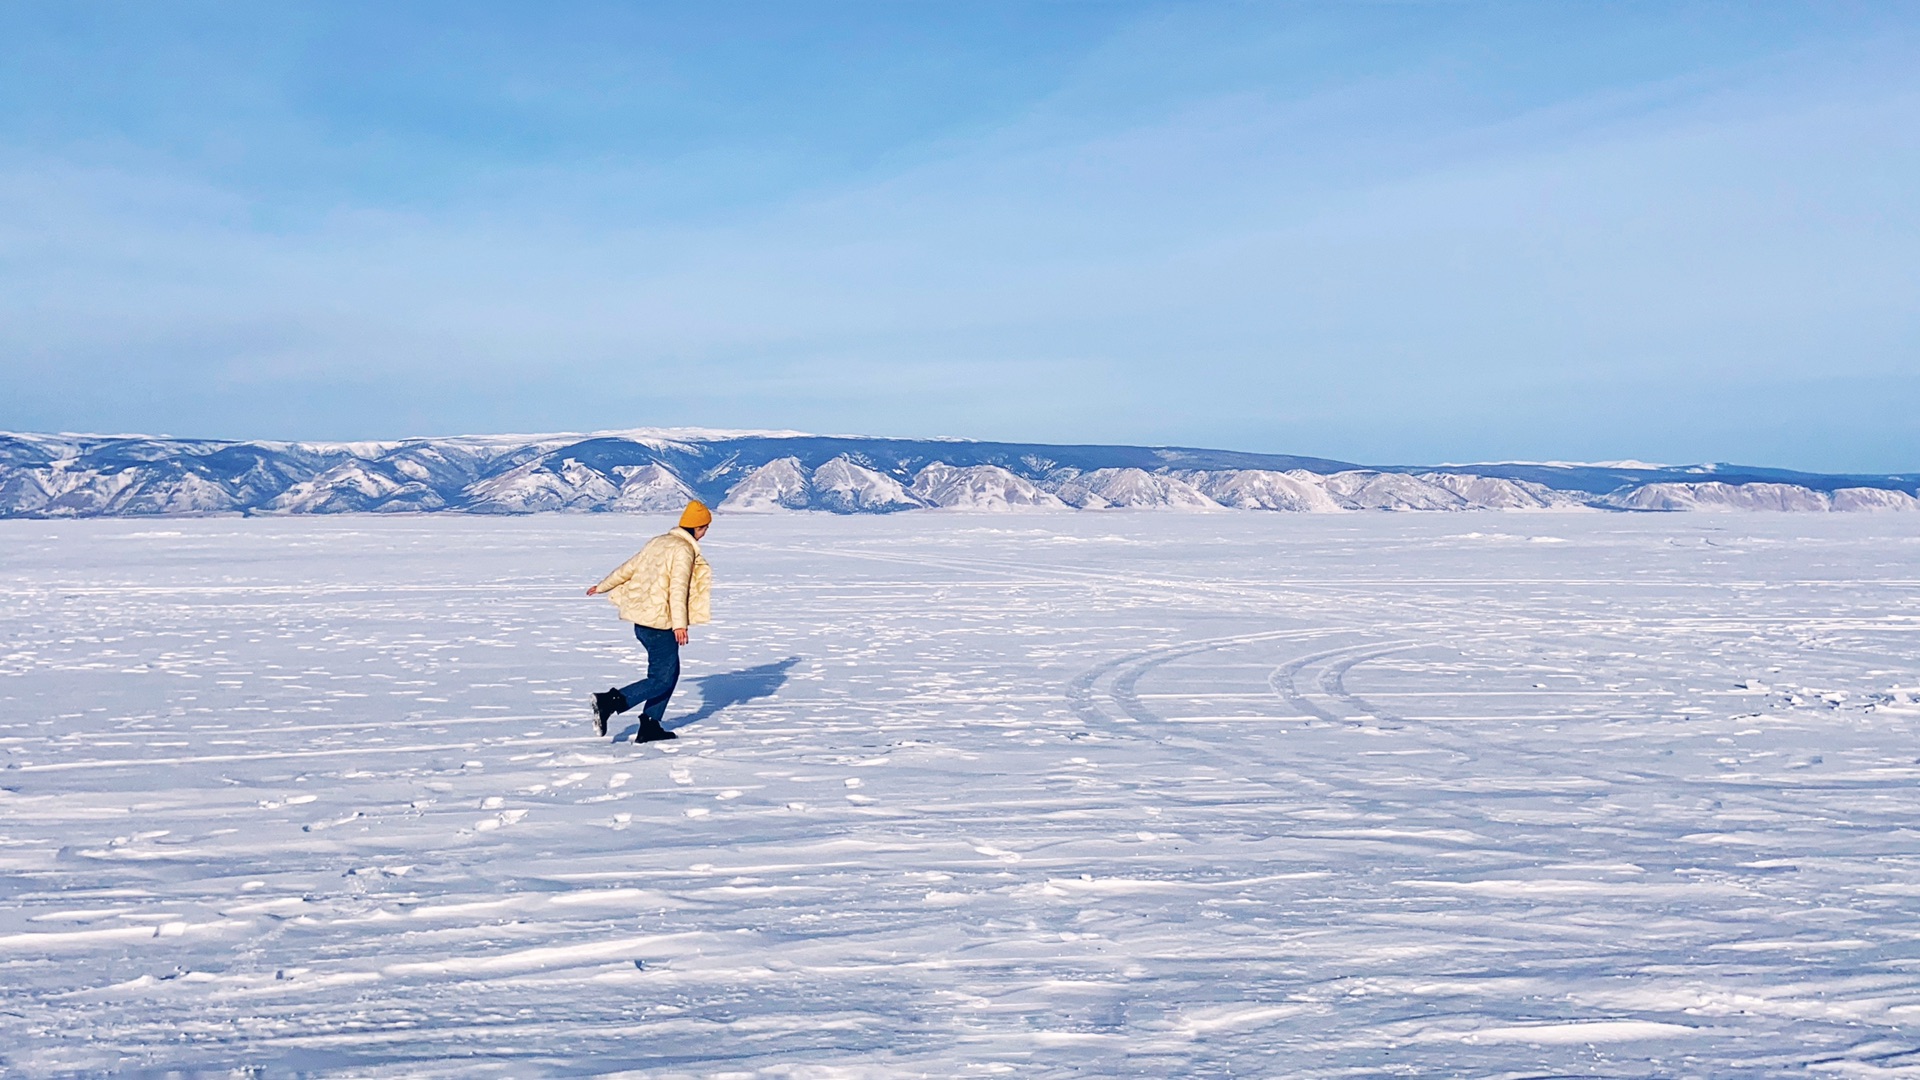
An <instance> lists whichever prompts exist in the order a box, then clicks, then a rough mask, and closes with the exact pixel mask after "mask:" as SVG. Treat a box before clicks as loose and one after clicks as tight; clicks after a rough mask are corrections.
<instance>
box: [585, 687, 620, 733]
mask: <svg viewBox="0 0 1920 1080" xmlns="http://www.w3.org/2000/svg"><path fill="white" fill-rule="evenodd" d="M626 708H627V699H626V698H624V697H621V696H620V691H619V690H618V689H613V690H608V691H607V692H606V693H604V694H595V695H593V733H594V734H595V735H601V736H604V735H606V733H607V718H608V717H610V716H613V715H615V714H618V713H621V712H624V711H626Z"/></svg>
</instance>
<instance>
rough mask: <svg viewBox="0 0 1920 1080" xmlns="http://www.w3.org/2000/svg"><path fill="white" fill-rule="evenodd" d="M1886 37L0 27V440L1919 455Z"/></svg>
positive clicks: (366, 16) (1675, 30)
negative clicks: (906, 443)
mask: <svg viewBox="0 0 1920 1080" xmlns="http://www.w3.org/2000/svg"><path fill="white" fill-rule="evenodd" d="M1917 192H1920V8H1915V7H1913V6H1911V5H1905V4H1884V5H1882V4H1864V3H1862V4H1842V3H1828V4H1785V3H1777V4H1766V3H1762V4H1753V3H1725V4H1685V3H1673V4H1633V3H1610V4H1578V3H1567V4H1540V3H1446V2H1439V0H1425V2H1422V0H1404V2H1394V3H1384V2H1383V3H1367V2H1348V3H1339V4H1333V3H1327V4H1287V3H1221V4H1209V3H1184V4H1132V3H1096V2H1073V0H1057V2H1051V3H1045V2H1033V3H1018V4H1013V3H1008V4H996V3H991V2H979V0H975V2H968V3H954V4H946V3H937V2H910V0H892V2H884V3H880V2H875V3H860V2H852V0H847V2H834V0H821V2H816V3H795V2H791V0H789V2H784V3H771V4H733V3H713V4H674V5H650V4H569V3H547V4H539V5H531V4H497V5H495V4H486V3H460V4H452V3H448V4H436V3H409V4H371V3H369V4H353V3H327V4H313V5H303V4H298V3H276V4H240V3H233V4H192V3H181V4H167V5H156V4H148V3H128V4H108V3H98V4H82V3H73V4H12V5H5V6H0V357H3V358H4V366H3V367H0V428H7V429H13V430H68V431H146V432H167V433H173V434H181V435H202V436H230V437H281V438H360V437H376V436H398V435H408V434H452V433H461V432H487V431H545V430H589V429H601V428H616V427H633V426H659V425H704V426H718V427H780V428H799V429H803V430H814V431H826V432H852V433H870V434H892V435H935V434H943V435H963V436H972V437H979V438H1005V439H1020V440H1034V441H1052V442H1096V441H1097V442H1130V443H1179V444H1188V445H1202V446H1221V447H1234V448H1242V449H1250V450H1267V451H1280V452H1295V453H1305V454H1317V455H1324V456H1331V457H1339V458H1344V459H1347V460H1357V461H1366V462H1381V463H1385V462H1409V463H1411V462H1441V461H1470V460H1493V459H1543V458H1545V459H1585V460H1605V459H1614V458H1622V457H1637V458H1643V459H1649V460H1663V461H1679V462H1685V461H1702V460H1726V461H1739V462H1746V463H1753V464H1770V465H1786V466H1797V467H1803V468H1813V469H1826V470H1861V471H1891V470H1914V469H1920V199H1917V198H1916V197H1915V196H1916V193H1917Z"/></svg>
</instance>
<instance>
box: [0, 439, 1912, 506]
mask: <svg viewBox="0 0 1920 1080" xmlns="http://www.w3.org/2000/svg"><path fill="white" fill-rule="evenodd" d="M1708 475H1711V476H1712V477H1713V479H1712V480H1702V479H1701V477H1703V476H1708ZM1916 492H1920V476H1907V475H1901V476H1885V477H1817V476H1807V475H1804V474H1780V473H1777V472H1776V471H1768V470H1742V469H1740V468H1738V467H1735V466H1722V465H1711V466H1708V465H1699V466H1686V467H1673V466H1652V465H1646V464H1645V463H1642V462H1631V461H1623V462H1614V463H1609V464H1606V465H1573V464H1567V463H1551V462H1550V463H1524V462H1521V463H1515V462H1507V463H1492V464H1485V465H1476V466H1449V467H1442V468H1432V469H1413V468H1355V467H1351V466H1346V465H1342V464H1340V463H1337V462H1331V461H1325V460H1321V459H1314V458H1289V457H1284V456H1278V455H1262V454H1245V453H1235V452H1228V451H1215V450H1193V449H1180V448H1167V447H1160V448H1147V447H1125V446H1106V447H1101V446H1093V447H1086V446H1081V447H1059V446H1047V445H1042V444H1007V443H976V442H969V441H967V440H962V439H919V440H915V439H872V438H864V437H859V436H814V435H802V434H797V433H792V432H744V431H743V432H733V431H698V430H666V429H636V430H633V431H624V432H601V433H598V434H591V435H521V436H504V435H501V436H457V437H453V438H446V439H407V440H400V441H396V442H366V443H278V442H216V441H211V440H184V439H151V438H146V437H143V436H46V435H11V434H5V433H0V518H7V517H28V518H58V517H111V516H136V515H142V516H180V515H202V514H336V513H434V512H443V511H444V512H465V513H483V514H531V513H543V512H553V511H567V512H615V513H647V514H652V513H665V512H668V511H671V510H672V509H674V508H675V507H676V506H677V505H684V504H685V502H686V501H687V500H688V499H701V500H704V501H706V502H707V503H708V504H709V505H714V506H716V507H718V508H720V509H723V510H725V511H728V512H735V511H739V512H755V513H766V512H781V511H793V510H807V511H827V512H831V513H836V514H885V513H893V512H896V511H902V510H920V509H932V508H937V509H948V510H970V511H982V512H996V513H997V512H1007V511H1018V510H1030V509H1034V508H1057V507H1062V506H1071V507H1074V508H1076V509H1083V510H1096V511H1112V510H1171V511H1196V512H1197V511H1214V510H1221V509H1236V510H1263V511H1278V512H1286V513H1333V512H1337V511H1343V510H1364V511H1379V510H1386V511H1461V510H1514V511H1535V510H1584V509H1600V510H1619V511H1692V510H1717V511H1726V510H1741V511H1777V512H1805V511H1819V512H1826V511H1884V510H1911V509H1920V498H1916V495H1915V493H1916Z"/></svg>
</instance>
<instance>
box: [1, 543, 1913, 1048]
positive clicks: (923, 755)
mask: <svg viewBox="0 0 1920 1080" xmlns="http://www.w3.org/2000/svg"><path fill="white" fill-rule="evenodd" d="M664 524H665V523H664V522H662V521H658V520H654V519H650V518H643V517H625V516H614V515H593V516H564V517H561V516H539V517H529V518H507V519H499V518H489V519H481V518H471V517H462V516H436V517H431V518H397V519H374V518H364V517H326V518H304V519H270V520H259V519H255V520H241V519H210V520H185V521H165V522H153V521H129V520H90V521H62V522H27V521H8V522H0V591H4V593H5V596H6V602H5V605H4V607H0V633H3V634H4V644H0V763H4V768H3V770H0V1073H5V1074H7V1075H20V1076H64V1075H99V1074H107V1073H130V1074H137V1075H173V1074H174V1072H179V1073H184V1074H194V1073H200V1072H206V1073H220V1074H224V1073H226V1072H227V1071H228V1070H245V1069H248V1068H252V1069H254V1070H255V1073H250V1074H249V1075H269V1076H274V1075H285V1074H289V1073H295V1072H301V1073H313V1074H329V1075H353V1076H398V1075H407V1076H420V1075H425V1076H463V1077H464V1076H487V1075H515V1076H519V1075H555V1074H557V1075H578V1074H589V1073H608V1072H619V1071H622V1070H629V1071H632V1072H634V1073H636V1074H644V1075H647V1076H679V1075H687V1076H773V1077H842V1076H847V1077H868V1076H871V1077H895V1076H919V1075H925V1076H935V1077H950V1076H971V1075H996V1074H1006V1075H1013V1076H1021V1077H1053V1076H1088V1075H1142V1076H1287V1077H1320V1076H1353V1075H1423V1076H1432V1075H1462V1076H1542V1075H1555V1076H1568V1075H1577V1076H1649V1075H1658V1076H1699V1077H1729V1076H1765V1075H1807V1074H1808V1073H1809V1071H1811V1072H1812V1074H1814V1075H1834V1076H1860V1077H1869V1076H1893V1075H1912V1074H1915V1073H1920V917H1917V916H1920V830H1917V829H1916V824H1917V823H1920V704H1916V692H1915V689H1914V688H1915V687H1916V685H1917V684H1920V605H1916V601H1917V600H1920V572H1917V570H1916V568H1917V567H1920V536H1916V535H1915V533H1914V530H1913V528H1912V526H1911V525H1910V524H1909V523H1907V522H1906V521H1905V520H1904V519H1902V518H1900V517H1877V516H1870V515H1861V516H1848V517H1828V516H1792V515H1752V516H1742V517H1740V518H1737V519H1730V518H1726V517H1715V518H1711V519H1703V518H1699V517H1692V516H1671V515H1661V516H1652V515H1648V516H1638V515H1598V514H1590V513H1589V514H1551V513H1549V514H1538V513H1536V514H1527V515H1513V514H1499V513H1473V514H1455V515H1445V516H1438V515H1436V516H1425V515H1340V516H1315V515H1261V514H1213V515H1201V516H1186V515H1155V514H1102V515H1090V514H1072V513H1066V512H1045V511H1036V512H1033V513H1028V514H1022V515H1017V516H1013V517H1008V516H985V515H966V514H953V513H941V512H929V513H924V514H918V515H905V516H895V517H878V518H873V517H869V518H835V517H826V516H813V515H776V516H762V517H753V518H746V517H730V518H723V519H722V520H721V521H720V522H718V523H717V525H716V528H715V530H714V532H713V534H712V535H711V536H710V537H709V538H708V543H707V545H706V546H707V549H708V552H709V555H710V557H711V559H712V561H713V563H714V565H715V568H716V574H717V579H718V587H717V590H716V596H715V603H714V608H715V613H716V617H717V619H718V620H719V621H718V623H717V624H716V625H715V626H713V627H710V628H700V629H697V630H696V638H695V642H694V645H693V647H692V648H691V649H690V650H689V651H688V652H687V654H686V656H687V681H686V682H685V683H683V696H682V697H681V698H680V699H679V700H678V701H677V702H676V703H675V708H674V709H673V711H672V713H671V714H670V716H669V726H679V727H680V729H681V735H682V737H681V738H680V739H679V740H678V741H677V742H675V743H669V744H665V745H646V746H632V745H626V744H618V745H616V744H612V743H610V742H608V741H604V740H596V739H594V738H593V737H592V736H591V734H590V731H589V727H588V721H587V719H586V716H585V713H584V705H583V701H584V696H585V694H586V692H587V691H589V690H593V689H600V688H604V687H605V686H607V685H608V684H610V683H612V682H614V681H615V680H616V679H619V680H624V679H626V678H630V677H632V675H633V674H634V673H635V672H636V671H637V660H638V650H637V648H636V647H635V645H634V643H633V641H632V639H631V637H630V636H626V635H625V631H624V628H623V626H622V625H621V624H619V623H617V622H616V621H615V618H614V615H613V612H612V609H611V607H610V606H609V605H607V604H605V603H604V602H602V601H599V600H590V599H587V598H585V597H583V596H581V595H580V593H581V591H582V590H583V589H584V587H585V586H586V585H587V584H589V583H590V582H592V581H593V580H595V579H596V578H597V577H598V576H599V575H600V574H601V573H603V572H604V571H605V570H607V569H608V568H610V567H612V566H613V565H614V564H616V563H617V562H619V561H620V560H621V559H622V558H624V557H625V556H626V555H628V554H629V553H630V552H631V550H632V549H633V548H634V547H635V546H637V545H638V543H640V542H641V541H642V540H644V539H645V537H646V536H647V535H648V534H649V533H650V532H652V531H657V529H658V528H661V527H664Z"/></svg>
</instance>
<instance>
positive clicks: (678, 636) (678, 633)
mask: <svg viewBox="0 0 1920 1080" xmlns="http://www.w3.org/2000/svg"><path fill="white" fill-rule="evenodd" d="M673 640H674V641H675V642H676V643H678V644H681V645H685V644H686V643H687V628H686V627H684V626H676V627H674V628H673Z"/></svg>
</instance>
